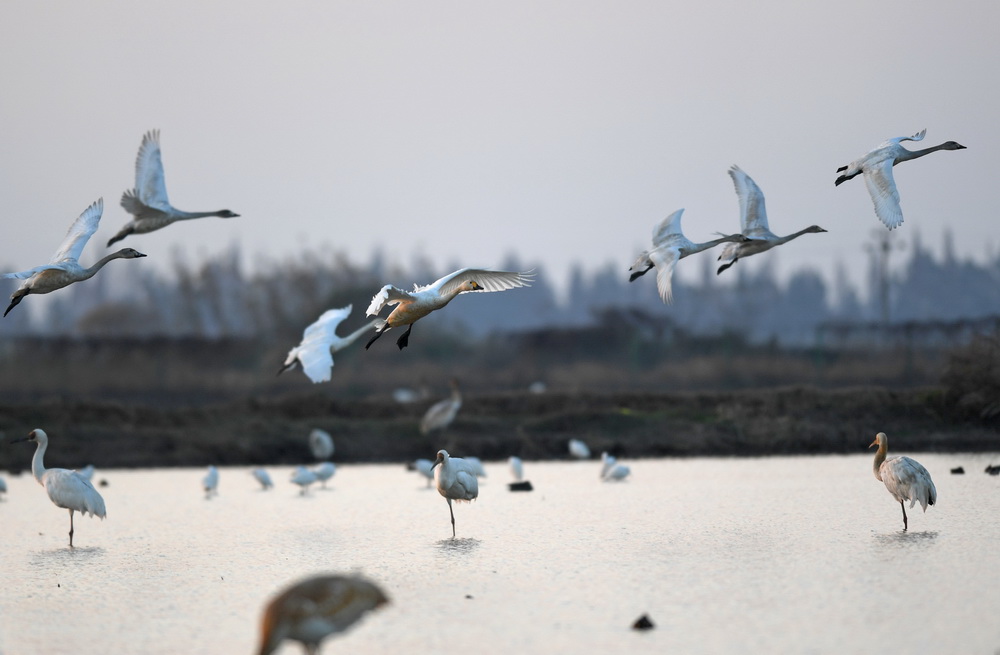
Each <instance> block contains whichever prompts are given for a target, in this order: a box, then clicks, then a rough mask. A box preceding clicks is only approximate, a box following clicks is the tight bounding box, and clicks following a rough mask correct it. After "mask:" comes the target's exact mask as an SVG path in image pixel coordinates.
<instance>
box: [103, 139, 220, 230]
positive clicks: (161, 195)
mask: <svg viewBox="0 0 1000 655" xmlns="http://www.w3.org/2000/svg"><path fill="white" fill-rule="evenodd" d="M121 205H122V207H124V208H125V211H127V212H128V213H130V214H132V216H134V217H135V218H133V219H132V220H131V221H129V222H128V223H126V224H125V227H123V228H122V229H121V230H119V231H118V234H116V235H115V236H113V237H111V238H110V239H109V240H108V246H109V247H110V246H111V244H113V243H114V242H116V241H121V240H122V239H124V238H125V237H127V236H128V235H130V234H145V233H147V232H152V231H154V230H159V229H160V228H162V227H166V226H168V225H170V224H171V223H176V222H177V221H186V220H189V219H192V218H205V217H206V216H218V217H219V218H236V217H237V216H239V214H234V213H233V212H231V211H229V210H228V209H219V210H217V211H211V212H186V211H181V210H180V209H177V208H175V207H173V206H171V204H170V200H169V199H168V198H167V185H166V182H165V181H164V176H163V161H162V158H161V157H160V131H159V130H150V131H149V132H146V134H145V135H143V137H142V143H141V144H140V145H139V154H138V155H136V157H135V188H134V189H129V190H128V191H126V192H125V193H123V194H122V201H121Z"/></svg>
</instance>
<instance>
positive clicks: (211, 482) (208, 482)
mask: <svg viewBox="0 0 1000 655" xmlns="http://www.w3.org/2000/svg"><path fill="white" fill-rule="evenodd" d="M201 486H202V487H203V488H204V489H205V498H211V497H212V496H218V495H219V469H217V468H215V467H214V466H209V467H208V472H207V473H205V477H203V478H202V479H201Z"/></svg>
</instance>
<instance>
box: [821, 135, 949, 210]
mask: <svg viewBox="0 0 1000 655" xmlns="http://www.w3.org/2000/svg"><path fill="white" fill-rule="evenodd" d="M925 134H927V130H926V129H924V130H920V131H919V132H917V133H916V134H914V135H913V136H899V137H896V138H894V139H889V140H888V141H883V142H882V143H880V144H879V145H878V146H876V147H875V148H874V149H873V150H872V151H871V152H869V153H868V154H866V155H865V156H864V157H862V158H861V159H856V160H855V161H852V162H851V163H850V164H848V165H847V166H841V167H840V168H838V169H837V172H838V173H843V175H841V176H839V177H838V178H837V180H836V182H834V183H833V184H834V186H840V185H841V184H842V183H843V182H846V181H847V180H850V179H853V178H855V177H857V176H858V175H861V174H862V173H863V174H864V176H865V185H866V186H867V187H868V193H869V194H870V195H871V197H872V202H873V203H874V204H875V215H876V216H878V219H879V220H880V221H882V223H883V224H884V225H885V226H886V227H887V228H889V229H890V230H892V229H893V228H897V227H899V226H900V225H902V224H903V210H902V209H901V208H900V206H899V191H897V190H896V180H895V179H893V176H892V167H893V166H895V165H896V164H898V163H900V162H904V161H910V160H911V159H917V158H919V157H923V156H924V155H929V154H931V153H932V152H937V151H938V150H964V149H965V146H963V145H962V144H960V143H956V142H954V141H946V142H944V143H942V144H941V145H937V146H933V147H931V148H924V149H923V150H907V149H906V148H904V147H903V146H902V142H903V141H920V140H922V139H923V138H924V135H925Z"/></svg>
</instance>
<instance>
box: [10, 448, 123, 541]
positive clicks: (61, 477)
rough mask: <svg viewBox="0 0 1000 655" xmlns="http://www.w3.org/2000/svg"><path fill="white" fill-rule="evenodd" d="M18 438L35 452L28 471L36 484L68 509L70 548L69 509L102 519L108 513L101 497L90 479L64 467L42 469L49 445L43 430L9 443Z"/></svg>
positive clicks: (70, 518)
mask: <svg viewBox="0 0 1000 655" xmlns="http://www.w3.org/2000/svg"><path fill="white" fill-rule="evenodd" d="M19 441H34V442H35V444H36V445H35V455H34V457H32V458H31V474H32V475H33V476H34V477H35V480H36V481H37V482H38V484H40V485H42V486H43V487H45V492H46V493H47V494H48V495H49V500H51V501H52V503H53V504H54V505H55V506H56V507H62V508H63V509H68V510H69V547H70V548H72V547H73V512H80V513H81V514H83V515H87V514H89V515H91V516H96V517H98V518H101V519H103V518H104V517H105V516H107V515H108V513H107V510H106V509H105V508H104V499H103V498H102V497H101V494H99V493H97V489H94V485H92V484H91V483H90V480H88V479H87V478H85V477H83V476H82V475H80V474H79V473H77V472H76V471H70V470H68V469H46V468H45V464H44V462H43V458H44V457H45V450H46V449H47V448H48V446H49V438H48V435H47V434H45V430H41V429H36V430H32V431H31V432H30V433H29V434H28V436H27V437H23V438H21V439H14V440H13V441H11V443H17V442H19Z"/></svg>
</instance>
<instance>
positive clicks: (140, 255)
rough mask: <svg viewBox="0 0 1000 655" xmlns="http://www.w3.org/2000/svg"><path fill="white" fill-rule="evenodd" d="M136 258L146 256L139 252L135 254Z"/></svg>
mask: <svg viewBox="0 0 1000 655" xmlns="http://www.w3.org/2000/svg"><path fill="white" fill-rule="evenodd" d="M135 256H136V257H145V256H146V255H144V254H142V253H141V252H137V253H136V254H135Z"/></svg>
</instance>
